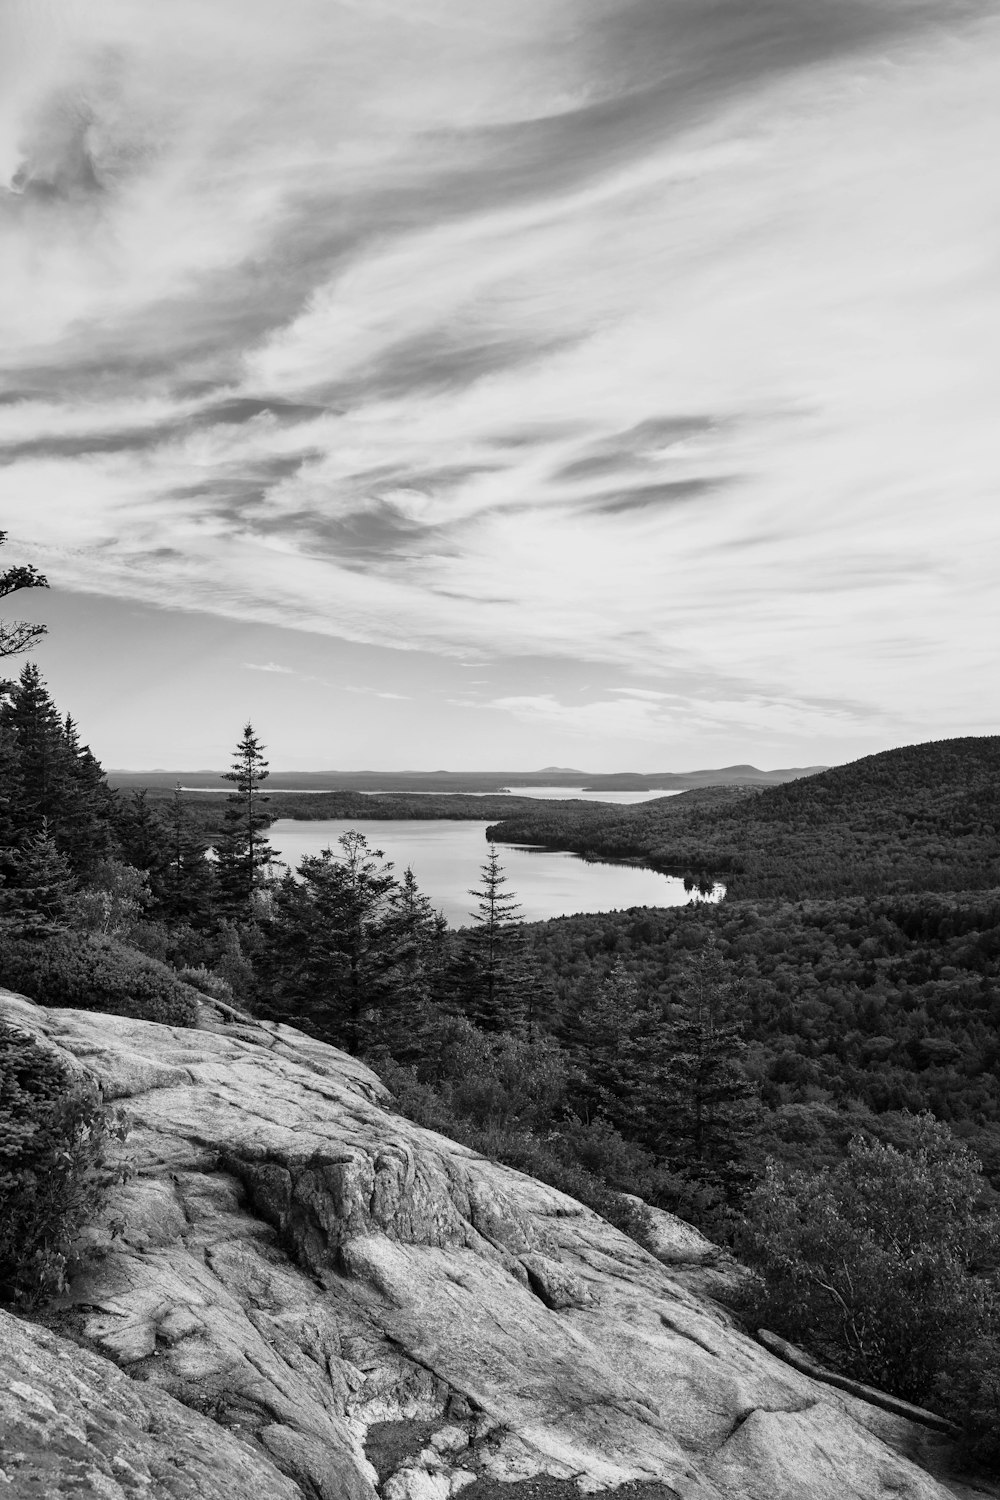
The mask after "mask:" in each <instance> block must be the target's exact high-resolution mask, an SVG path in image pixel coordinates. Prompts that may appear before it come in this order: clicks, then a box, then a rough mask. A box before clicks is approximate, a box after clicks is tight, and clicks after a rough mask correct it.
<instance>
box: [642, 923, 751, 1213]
mask: <svg viewBox="0 0 1000 1500" xmlns="http://www.w3.org/2000/svg"><path fill="white" fill-rule="evenodd" d="M679 990H680V997H679V1003H678V1004H676V1005H675V1008H674V1015H673V1017H672V1018H671V1020H670V1023H669V1025H668V1027H667V1030H666V1033H665V1036H664V1050H663V1068H662V1084H661V1093H660V1098H659V1102H658V1105H657V1107H656V1115H657V1117H658V1118H657V1122H656V1123H657V1125H658V1129H659V1148H660V1150H661V1152H662V1153H663V1155H664V1156H665V1157H666V1158H667V1159H668V1161H670V1163H671V1165H672V1166H673V1167H674V1169H675V1170H677V1171H678V1172H680V1173H681V1174H682V1175H683V1176H686V1177H687V1178H689V1179H691V1180H694V1181H698V1182H701V1183H705V1184H707V1185H710V1186H714V1187H715V1188H717V1189H718V1190H719V1191H720V1192H722V1193H723V1195H724V1196H726V1197H728V1198H731V1197H733V1196H738V1194H739V1192H740V1191H741V1189H742V1188H745V1187H746V1186H747V1185H748V1183H749V1171H748V1167H747V1149H748V1145H749V1142H750V1138H751V1136H752V1134H753V1131H754V1128H755V1125H756V1118H757V1110H756V1096H757V1091H756V1089H755V1087H754V1085H753V1084H752V1083H751V1081H750V1079H749V1078H748V1077H747V1075H746V1073H745V1072H744V1070H743V1068H742V1066H741V1064H740V1058H741V1055H742V1053H743V1051H744V1049H745V1043H744V1040H743V1028H742V1025H741V1024H740V1021H739V1020H738V1018H737V1016H736V1014H735V1011H736V1009H737V1006H738V1003H739V1001H738V995H737V992H736V986H735V985H734V983H733V981H732V979H731V977H730V975H729V974H728V973H727V971H726V967H725V964H724V963H723V961H722V959H721V958H720V956H719V955H718V954H717V953H715V952H714V951H713V950H711V949H709V950H707V951H705V952H703V953H700V954H699V955H698V956H697V957H696V958H695V960H694V961H693V962H692V963H691V964H690V965H689V966H688V968H687V969H686V971H685V973H684V975H683V978H682V980H681V983H680V985H679Z"/></svg>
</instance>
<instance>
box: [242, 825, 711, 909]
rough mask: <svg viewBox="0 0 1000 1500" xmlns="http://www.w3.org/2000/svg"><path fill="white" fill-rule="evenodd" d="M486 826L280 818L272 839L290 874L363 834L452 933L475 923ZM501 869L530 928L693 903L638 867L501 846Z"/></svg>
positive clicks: (673, 883)
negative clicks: (347, 837) (305, 860)
mask: <svg viewBox="0 0 1000 1500" xmlns="http://www.w3.org/2000/svg"><path fill="white" fill-rule="evenodd" d="M488 826H489V824H487V823H485V822H483V823H472V822H466V821H459V820H457V819H455V820H452V819H445V818H441V819H433V820H427V819H420V818H398V819H385V820H382V819H378V820H374V819H372V820H365V819H341V818H330V819H316V820H315V821H313V820H310V821H309V822H304V821H300V820H299V819H296V818H278V819H276V820H275V822H273V823H272V824H271V826H270V828H269V829H268V832H267V837H268V842H269V843H270V845H271V847H272V849H274V850H275V851H276V852H277V854H278V857H279V858H280V859H282V860H284V862H285V863H286V864H287V865H290V866H291V868H292V869H294V868H295V867H296V865H297V864H298V863H299V861H300V860H301V858H302V856H303V855H304V854H319V852H320V850H322V849H326V848H331V849H333V850H334V852H335V853H336V852H337V848H338V845H337V840H338V839H339V837H340V835H341V834H342V833H346V832H347V830H348V829H349V828H353V829H356V830H357V832H358V833H363V834H364V836H365V838H366V839H367V840H368V843H369V845H370V846H371V848H373V849H381V850H383V852H384V854H385V857H386V859H388V860H391V861H392V862H393V864H394V865H395V868H396V874H397V875H402V873H403V871H404V870H405V869H406V867H407V865H409V866H411V867H412V869H413V873H414V875H415V876H416V879H417V884H418V885H419V886H420V889H421V890H422V891H423V892H424V893H425V895H427V896H428V897H429V898H430V901H431V903H432V905H433V906H434V907H435V908H436V909H438V910H440V911H443V912H444V915H445V917H446V918H447V921H448V924H449V926H451V927H464V926H466V925H467V924H468V922H469V920H470V912H471V911H472V909H473V907H474V906H475V904H476V903H475V899H474V898H473V897H471V896H469V895H468V890H469V887H470V886H474V885H475V886H478V885H479V884H480V874H479V872H480V867H481V866H482V864H483V863H484V861H485V860H486V858H487V855H488V854H489V844H488V843H487V840H486V829H487V827H488ZM497 850H498V852H499V855H500V863H501V864H502V865H503V868H504V873H505V874H506V875H507V877H508V880H509V882H510V884H509V885H508V886H507V887H505V889H506V890H508V891H511V892H513V894H514V895H515V896H516V897H517V899H518V900H519V901H520V903H521V911H520V913H519V915H520V916H521V917H523V919H524V920H525V921H526V922H540V921H545V920H546V919H547V918H549V917H564V916H570V915H572V914H573V913H574V912H584V911H614V910H616V909H617V910H622V909H624V908H626V907H629V906H683V905H684V904H685V903H686V902H687V901H689V900H690V899H691V897H690V894H689V892H687V891H686V890H685V889H684V882H683V881H682V880H678V879H677V878H676V877H674V876H672V875H660V874H658V873H657V872H656V871H655V870H642V869H640V868H639V867H638V866H636V865H616V864H597V863H592V862H591V861H589V860H584V859H581V858H580V856H579V855H577V854H566V853H562V852H560V851H555V850H551V849H529V848H525V847H524V846H523V845H517V844H498V845H497Z"/></svg>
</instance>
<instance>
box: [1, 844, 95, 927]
mask: <svg viewBox="0 0 1000 1500" xmlns="http://www.w3.org/2000/svg"><path fill="white" fill-rule="evenodd" d="M12 863H13V866H14V870H15V872H16V879H17V884H16V885H8V884H4V885H3V886H0V917H3V918H4V919H5V920H6V921H7V922H9V923H10V924H11V927H12V929H13V931H14V932H15V933H17V934H18V935H19V936H23V937H32V938H40V937H46V936H48V935H49V934H50V933H53V932H56V931H58V930H59V928H60V927H65V926H66V924H67V921H68V917H69V910H70V905H71V903H72V899H73V895H74V892H75V890H76V881H75V880H74V878H73V875H72V873H71V871H70V868H69V864H68V862H67V860H66V857H65V855H63V854H61V853H60V851H59V849H58V848H57V846H56V842H55V840H54V839H53V838H52V837H51V835H50V834H49V831H48V827H47V825H46V824H45V823H44V822H43V824H42V830H41V832H40V833H38V834H36V835H35V837H34V838H33V839H30V840H29V841H28V843H27V844H26V845H25V847H24V848H23V849H17V850H14V851H13V852H12Z"/></svg>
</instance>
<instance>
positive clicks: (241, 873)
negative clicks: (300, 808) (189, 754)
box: [215, 723, 274, 916]
mask: <svg viewBox="0 0 1000 1500" xmlns="http://www.w3.org/2000/svg"><path fill="white" fill-rule="evenodd" d="M269 774H270V772H269V770H268V764H267V761H266V760H265V759H264V746H263V745H262V744H261V743H260V741H259V740H258V738H257V736H256V734H255V733H254V728H253V725H252V724H249V723H248V724H246V725H244V728H243V736H242V738H241V739H240V741H239V743H238V744H237V746H236V749H235V750H234V752H233V764H232V767H231V769H230V770H228V771H225V772H223V779H224V780H226V781H231V782H233V784H234V786H235V788H236V789H235V791H233V792H230V794H229V797H228V799H227V806H226V818H225V828H224V830H223V834H222V837H221V838H220V839H219V841H218V843H217V845H216V851H215V852H216V857H217V862H218V880H219V890H220V896H221V898H222V902H223V904H224V906H225V907H226V909H227V910H228V911H230V912H231V913H232V914H233V915H234V916H249V915H250V911H251V907H252V902H253V894H254V891H255V890H256V889H257V888H258V887H259V886H260V885H261V883H262V879H263V871H264V869H265V868H266V866H267V865H269V864H271V863H272V861H273V860H274V850H273V849H272V848H271V847H270V845H269V844H268V842H267V837H266V835H265V834H264V832H263V830H264V829H265V828H266V827H267V825H268V822H269V819H268V816H267V813H266V812H265V810H264V809H265V807H266V805H267V801H268V799H267V798H266V797H265V796H263V794H262V793H261V790H260V788H261V785H262V784H263V782H265V781H266V780H267V777H268V775H269Z"/></svg>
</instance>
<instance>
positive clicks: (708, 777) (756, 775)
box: [587, 766, 827, 792]
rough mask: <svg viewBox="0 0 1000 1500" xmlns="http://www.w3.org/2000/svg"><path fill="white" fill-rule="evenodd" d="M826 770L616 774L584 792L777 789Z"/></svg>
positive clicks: (599, 778) (595, 781) (752, 768)
mask: <svg viewBox="0 0 1000 1500" xmlns="http://www.w3.org/2000/svg"><path fill="white" fill-rule="evenodd" d="M826 769H827V768H826V766H788V767H786V768H784V769H783V770H779V771H759V770H758V769H757V767H756V766H722V767H720V768H719V769H718V770H715V771H655V772H649V773H639V772H633V771H616V772H614V773H612V774H610V775H604V776H591V777H589V778H588V780H587V790H588V791H621V792H638V791H659V790H662V791H674V790H676V789H677V788H683V789H689V788H694V787H698V786H777V785H780V784H781V783H783V782H786V781H797V780H798V779H799V778H800V777H802V776H815V775H816V774H817V772H819V771H825V770H826Z"/></svg>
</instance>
